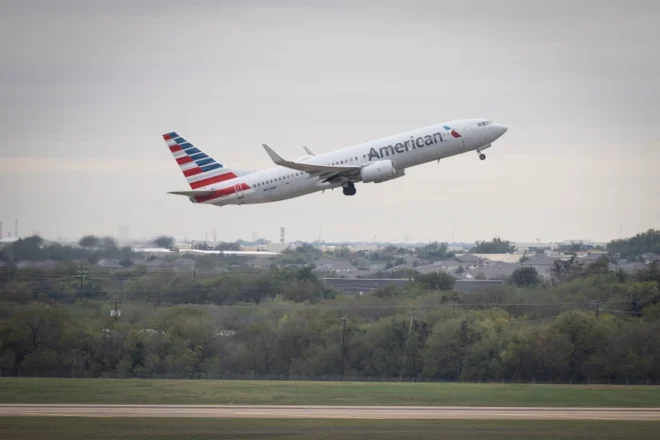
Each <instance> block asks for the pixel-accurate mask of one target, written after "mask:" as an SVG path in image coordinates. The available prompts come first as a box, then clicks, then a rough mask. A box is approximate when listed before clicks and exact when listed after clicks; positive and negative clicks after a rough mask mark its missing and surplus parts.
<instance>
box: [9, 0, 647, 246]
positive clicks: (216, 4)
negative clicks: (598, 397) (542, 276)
mask: <svg viewBox="0 0 660 440" xmlns="http://www.w3.org/2000/svg"><path fill="white" fill-rule="evenodd" d="M0 3H1V5H2V7H1V9H2V12H1V13H0V59H2V62H0V102H2V105H0V128H2V138H3V141H2V142H1V143H0V149H1V150H0V151H1V153H0V185H2V195H1V199H0V220H2V221H3V223H4V235H5V236H6V235H7V232H8V231H12V232H13V223H14V219H16V218H18V219H20V233H21V235H26V234H29V233H31V232H32V231H35V232H39V233H41V234H42V235H44V236H47V237H55V236H57V235H58V234H59V235H61V236H64V237H79V236H80V235H82V234H85V233H95V234H111V235H117V233H118V227H117V225H118V224H119V223H122V224H126V225H129V226H130V236H131V237H133V238H138V237H150V236H153V235H155V234H160V233H165V234H171V235H174V236H176V237H178V238H185V237H188V238H193V239H200V238H204V234H205V231H208V234H209V237H211V236H212V233H213V232H212V231H213V230H214V229H215V230H217V238H218V240H236V239H238V238H243V239H249V238H252V236H253V232H256V233H257V234H258V235H259V236H260V237H264V238H267V239H271V240H277V239H278V235H279V228H280V226H284V227H286V229H287V237H288V238H289V239H291V240H296V239H300V240H315V239H317V238H318V237H319V235H320V236H321V238H322V239H325V240H342V239H346V240H364V241H371V240H374V237H376V238H377V239H378V240H391V241H403V240H404V238H405V237H406V236H407V237H408V239H409V240H410V241H428V240H440V241H451V239H452V236H454V238H455V239H456V240H457V241H459V240H461V241H473V240H477V239H486V238H491V237H493V236H501V237H503V238H506V239H511V240H514V241H532V240H535V239H540V240H541V241H551V240H564V239H591V240H610V239H612V238H616V237H618V236H619V234H621V233H622V234H623V235H634V234H635V233H637V232H640V231H642V230H645V229H648V228H651V227H655V228H658V227H660V203H658V200H659V197H660V172H658V169H659V168H658V164H659V154H660V140H659V139H660V123H659V120H660V110H659V107H658V102H660V85H659V84H660V83H659V78H660V58H659V57H658V42H659V41H660V26H658V22H659V21H660V6H659V3H658V2H655V1H645V2H639V1H637V2H636V1H626V2H609V3H606V2H601V1H577V2H576V1H570V2H564V1H553V2H549V3H548V2H533V1H532V2H522V1H516V2H510V1H498V2H493V1H483V2H469V1H463V2H441V1H434V2H415V1H406V2H392V3H393V4H398V6H388V2H373V3H372V2H369V3H366V2H343V1H322V2H311V1H308V2H304V3H303V2H300V3H298V2H288V1H287V2H282V1H280V2H275V1H272V2H271V1H262V2H250V1H236V2H221V1H190V2H180V1H140V2H133V1H130V2H129V1H77V2H76V1H58V2H52V1H43V2H37V1H28V0H25V1H8V0H1V1H0ZM275 4H279V6H275ZM617 4H618V6H611V5H617ZM302 5H304V6H302ZM360 5H361V6H360ZM469 117H483V118H488V119H490V120H493V121H497V122H501V123H503V124H505V125H506V126H508V127H509V131H508V132H507V133H506V134H505V135H504V136H503V137H502V138H501V139H500V140H498V141H497V142H496V143H495V144H494V146H493V148H491V149H490V150H488V152H487V153H488V159H487V160H486V161H483V162H482V161H479V160H478V158H477V155H476V154H473V153H468V154H464V155H462V156H457V157H454V158H450V159H447V160H444V161H441V162H440V163H439V164H437V163H435V162H434V163H431V164H426V165H422V166H419V167H416V168H412V169H408V170H407V176H406V177H405V178H403V179H397V180H394V181H391V182H386V183H383V184H364V185H362V184H361V185H358V193H357V195H356V196H355V197H345V196H343V195H342V194H341V191H339V190H335V191H328V192H326V193H325V194H320V193H318V194H313V195H308V196H304V197H301V198H298V199H294V200H289V201H284V202H278V203H272V204H264V205H251V206H241V207H236V206H229V207H223V208H218V207H212V206H198V205H193V204H191V203H190V202H189V201H188V200H187V199H186V198H184V197H178V196H173V195H167V194H166V192H167V191H172V190H185V189H188V188H187V184H186V181H185V179H184V177H183V176H182V175H181V173H180V171H179V169H178V167H177V165H176V164H175V163H174V161H173V160H172V158H171V155H170V153H169V150H168V149H167V147H166V145H165V143H164V142H163V140H162V137H161V135H162V134H163V133H166V132H170V131H177V132H179V133H180V134H182V135H183V136H184V137H186V138H187V139H189V140H190V141H191V142H193V143H194V144H195V145H196V146H197V147H198V148H201V149H202V150H204V151H205V152H206V153H208V154H209V155H211V156H212V157H214V158H215V159H217V160H218V161H220V162H222V163H223V164H225V165H226V166H230V167H237V168H250V169H259V168H262V167H267V166H270V165H271V163H270V161H269V158H268V156H267V155H266V154H265V152H264V151H263V149H262V148H261V143H264V142H266V143H268V144H270V145H271V146H272V147H273V148H275V149H276V150H277V151H278V152H279V153H280V154H282V155H283V156H285V157H290V158H294V159H295V158H298V157H300V156H302V155H303V153H304V152H303V150H302V148H301V147H302V146H303V145H307V146H309V147H310V148H312V149H313V150H315V151H316V152H317V153H322V152H328V151H331V150H333V149H338V148H341V147H345V146H350V145H354V144H357V143H361V142H364V141H367V140H372V139H377V138H380V137H385V136H389V135H392V134H396V133H399V132H401V131H405V130H409V129H413V128H418V127H422V126H425V125H429V124H433V123H438V122H442V121H446V120H451V119H458V118H469ZM58 218H59V230H58ZM454 224H455V226H454Z"/></svg>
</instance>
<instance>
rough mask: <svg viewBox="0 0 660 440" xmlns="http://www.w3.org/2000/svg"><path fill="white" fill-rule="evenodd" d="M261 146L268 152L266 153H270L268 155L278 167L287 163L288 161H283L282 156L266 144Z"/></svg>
mask: <svg viewBox="0 0 660 440" xmlns="http://www.w3.org/2000/svg"><path fill="white" fill-rule="evenodd" d="M261 145H262V146H263V147H264V150H266V153H268V155H269V156H270V159H271V160H272V161H273V162H275V164H276V165H282V164H284V163H286V161H285V160H284V159H282V156H280V155H279V154H277V153H276V152H275V151H273V149H272V148H270V147H269V146H268V145H266V144H261Z"/></svg>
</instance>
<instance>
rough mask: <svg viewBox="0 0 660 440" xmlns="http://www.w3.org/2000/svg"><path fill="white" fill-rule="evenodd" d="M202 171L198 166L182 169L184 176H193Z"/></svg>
mask: <svg viewBox="0 0 660 440" xmlns="http://www.w3.org/2000/svg"><path fill="white" fill-rule="evenodd" d="M202 172H203V171H202V169H201V168H200V167H197V168H191V169H189V170H186V171H184V172H183V175H184V176H186V177H190V176H195V175H197V174H201V173H202Z"/></svg>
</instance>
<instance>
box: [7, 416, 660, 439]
mask: <svg viewBox="0 0 660 440" xmlns="http://www.w3.org/2000/svg"><path fill="white" fill-rule="evenodd" d="M658 429H660V423H654V422H613V421H580V422H557V421H500V420H496V421H490V420H479V421H474V420H442V421H418V420H416V421H409V420H401V421H393V420H378V421H373V420H312V419H307V420H272V419H267V420H263V419H149V418H120V419H116V418H112V419H105V418H70V417H59V418H52V417H29V418H28V417H5V418H2V419H0V438H11V439H16V440H21V439H26V440H28V439H29V440H41V439H48V440H58V439H62V440H76V439H81V440H82V439H84V440H88V439H91V438H93V439H99V440H103V439H117V438H121V439H126V440H130V439H136V440H137V439H146V438H148V439H154V440H155V439H158V440H166V439H176V438H186V439H232V438H240V439H242V440H252V439H255V440H256V439H264V438H277V439H283V440H288V439H297V440H303V439H338V438H340V439H345V440H353V439H355V440H368V439H385V440H387V439H392V440H394V439H397V440H399V439H408V438H410V439H412V438H414V439H452V440H459V439H460V440H463V439H465V440H468V439H469V440H474V439H475V438H478V439H479V440H508V439H512V438H516V439H531V438H534V439H555V440H557V439H575V438H580V439H594V440H596V439H598V440H609V439H636V440H646V439H649V440H650V439H657V438H658Z"/></svg>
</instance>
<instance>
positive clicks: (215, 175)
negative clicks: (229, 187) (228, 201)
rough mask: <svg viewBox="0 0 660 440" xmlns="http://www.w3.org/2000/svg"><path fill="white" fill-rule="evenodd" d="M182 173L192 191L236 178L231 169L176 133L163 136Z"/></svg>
mask: <svg viewBox="0 0 660 440" xmlns="http://www.w3.org/2000/svg"><path fill="white" fill-rule="evenodd" d="M163 139H165V142H166V143H167V146H168V147H169V148H170V151H171V152H172V155H173V156H174V159H175V160H176V163H178V164H179V167H180V168H181V172H182V173H183V175H184V176H185V177H186V179H187V180H188V184H189V185H190V188H192V189H200V188H205V187H207V186H209V185H213V184H214V183H218V182H223V181H225V180H229V179H234V178H236V174H234V173H233V172H232V170H231V169H229V168H226V167H224V166H223V165H222V164H221V163H218V162H216V161H215V160H214V159H213V158H211V157H209V156H208V155H207V154H206V153H204V152H203V151H201V150H199V149H197V148H195V146H194V145H193V144H191V143H190V142H188V141H187V140H185V139H184V138H182V137H181V136H179V135H178V134H177V133H176V132H172V133H167V134H164V135H163Z"/></svg>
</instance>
